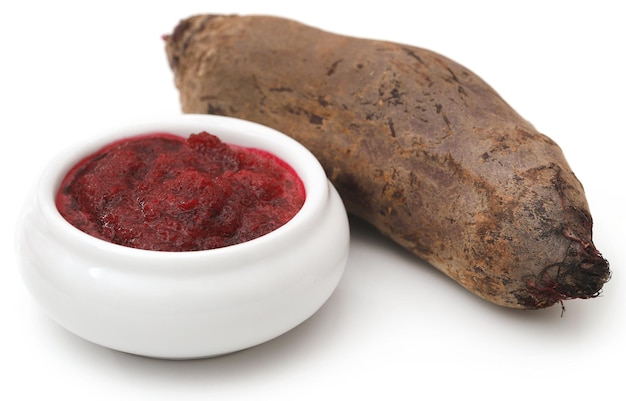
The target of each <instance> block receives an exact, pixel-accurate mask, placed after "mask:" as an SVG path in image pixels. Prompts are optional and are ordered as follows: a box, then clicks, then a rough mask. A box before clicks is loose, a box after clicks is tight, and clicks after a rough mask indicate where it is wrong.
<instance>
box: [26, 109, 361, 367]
mask: <svg viewBox="0 0 626 401" xmlns="http://www.w3.org/2000/svg"><path fill="white" fill-rule="evenodd" d="M92 137H93V138H96V139H94V140H92V141H91V142H88V143H86V144H82V145H79V146H76V147H73V148H71V149H69V150H67V151H65V152H63V153H62V154H60V155H59V156H57V157H56V158H54V159H53V160H52V161H51V162H50V164H49V165H48V167H47V168H46V170H45V171H44V173H43V175H42V177H41V179H40V181H39V182H38V183H37V185H36V187H35V190H34V191H33V196H32V197H31V198H29V199H28V200H27V202H26V204H25V205H24V209H23V212H22V214H21V216H20V219H19V225H18V230H17V241H16V243H17V253H18V262H19V265H20V270H21V273H22V277H23V279H24V283H25V285H26V287H27V288H28V290H29V291H30V293H31V294H32V295H33V297H34V298H35V299H36V301H37V302H38V303H39V304H40V306H41V307H42V308H43V309H44V310H45V312H47V314H48V315H49V316H50V317H51V318H52V319H54V320H55V321H57V322H58V323H59V324H60V325H61V326H63V327H65V328H66V329H67V330H69V331H70V332H73V333H75V334H77V335H78V336H81V337H83V338H85V339H86V340H89V341H91V342H93V343H96V344H99V345H102V346H105V347H109V348H112V349H115V350H119V351H124V352H129V353H134V354H139V355H144V356H150V357H156V358H167V359H188V358H202V357H210V356H216V355H221V354H226V353H230V352H234V351H238V350H242V349H245V348H249V347H252V346H255V345H258V344H261V343H263V342H265V341H268V340H270V339H273V338H275V337H277V336H280V335H281V334H283V333H285V332H286V331H289V330H290V329H292V328H293V327H295V326H297V325H298V324H300V323H301V322H303V321H304V320H306V319H307V318H309V317H310V316H311V315H313V314H314V313H315V312H316V311H317V310H318V309H319V308H320V307H321V306H322V305H323V304H324V303H325V302H326V301H327V300H328V298H329V297H330V296H331V294H332V292H333V291H334V289H335V288H336V286H337V284H338V283H339V280H340V278H341V276H342V274H343V271H344V268H345V264H346V261H347V256H348V248H349V229H348V220H347V215H346V212H345V209H344V207H343V204H342V202H341V199H340V198H339V196H338V194H337V192H336V191H335V189H334V188H333V186H332V185H331V184H330V182H329V181H328V179H327V178H326V175H325V173H324V171H323V169H322V167H321V165H320V164H319V162H318V161H317V159H315V157H314V156H313V155H312V154H311V153H310V152H309V151H308V150H307V149H306V148H304V147H303V146H302V145H300V144H299V143H297V142H296V141H294V140H293V139H291V138H289V137H287V136H285V135H283V134H281V133H279V132H277V131H275V130H273V129H270V128H268V127H265V126H262V125H259V124H255V123H252V122H248V121H243V120H238V119H234V118H229V117H221V116H209V115H201V116H200V115H183V116H179V117H175V118H172V119H168V120H161V121H155V122H148V123H142V124H134V125H128V126H126V127H122V128H120V129H118V130H116V131H114V132H107V133H102V134H100V135H98V134H95V135H94V136H92Z"/></svg>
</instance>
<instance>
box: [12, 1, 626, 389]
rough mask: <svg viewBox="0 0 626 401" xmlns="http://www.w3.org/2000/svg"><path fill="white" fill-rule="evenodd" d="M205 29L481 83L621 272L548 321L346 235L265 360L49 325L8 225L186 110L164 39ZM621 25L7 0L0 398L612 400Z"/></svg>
mask: <svg viewBox="0 0 626 401" xmlns="http://www.w3.org/2000/svg"><path fill="white" fill-rule="evenodd" d="M9 4H10V5H9ZM163 4H165V5H163ZM409 4H411V5H412V6H411V8H410V9H409V8H407V5H409ZM197 13H241V14H250V13H262V14H273V15H281V16H285V17H290V18H293V19H296V20H300V21H301V22H305V23H307V24H311V25H315V26H318V27H320V28H323V29H326V30H330V31H334V32H338V33H344V34H348V35H353V36H363V37H370V38H377V39H388V40H393V41H396V42H403V43H407V44H411V45H416V46H420V47H425V48H429V49H431V50H435V51H437V52H439V53H442V54H444V55H446V56H448V57H450V58H452V59H454V60H456V61H458V62H460V63H461V64H464V65H465V66H467V67H468V68H470V69H472V70H473V71H474V72H476V73H478V74H479V75H480V76H481V77H483V78H484V79H485V80H486V81H487V82H489V83H490V84H491V85H492V86H493V87H495V88H496V90H497V91H498V92H499V93H500V94H501V95H502V96H503V97H504V98H505V99H506V100H507V101H508V102H509V103H510V104H511V105H512V106H513V107H514V108H515V109H517V110H518V111H519V112H520V114H522V115H523V116H524V117H525V118H527V119H528V120H529V121H531V122H532V123H533V124H534V125H535V126H536V127H537V128H538V129H539V130H540V131H542V132H543V133H545V134H547V135H549V136H550V137H552V138H553V139H554V140H556V141H557V143H559V144H560V145H561V147H562V148H563V150H564V152H565V154H566V156H567V158H568V160H569V162H570V164H571V166H572V167H573V169H574V171H575V172H576V174H577V176H578V177H579V179H580V180H581V181H582V182H583V184H584V186H585V189H586V192H587V198H588V200H589V203H590V205H591V211H592V214H593V216H594V219H595V231H594V240H595V242H596V245H597V246H598V248H599V249H600V250H601V251H602V252H603V254H604V256H605V257H606V258H607V259H609V261H610V262H611V265H612V270H613V272H614V274H613V279H612V280H611V281H610V282H609V283H608V284H607V285H606V287H605V291H604V293H603V294H602V296H601V297H600V298H597V299H592V300H584V301H569V302H566V304H565V306H566V308H567V311H566V312H565V315H564V316H563V317H560V315H561V310H560V308H559V307H558V306H556V307H552V308H548V309H546V310H540V311H516V310H508V309H504V308H501V307H497V306H493V305H491V304H489V303H487V302H485V301H482V300H480V299H478V298H477V297H475V296H473V295H471V294H469V292H467V291H466V290H464V289H462V288H461V287H460V286H458V285H457V284H455V283H454V282H452V281H451V280H449V279H447V278H445V277H444V276H443V275H442V274H440V273H438V272H436V271H435V270H434V269H433V268H431V267H430V266H428V265H426V264H424V263H423V262H421V261H419V260H417V259H415V258H414V257H412V256H411V255H409V254H408V253H407V252H405V251H403V250H402V249H400V248H398V247H397V246H395V245H393V244H391V243H390V242H389V241H387V240H386V239H384V238H382V237H381V236H379V235H378V234H377V233H375V232H374V231H373V230H371V229H369V228H368V227H366V226H364V225H363V224H359V223H358V222H355V223H354V224H353V228H352V235H353V239H352V248H351V256H350V260H349V263H348V266H347V270H346V274H345V276H344V278H343V279H342V281H341V283H340V285H339V287H338V288H337V291H336V292H335V294H334V295H333V296H332V297H331V299H330V300H329V301H328V303H327V304H326V305H325V306H324V307H323V308H322V309H321V310H320V311H319V312H318V313H317V314H316V315H315V316H314V317H312V318H311V319H310V320H308V321H306V322H305V323H303V324H302V325H300V326H299V327H297V328H296V329H294V330H292V331H291V332H289V333H287V334H285V335H283V336H281V337H279V338H278V339H276V340H273V341H271V342H269V343H266V344H263V345H261V346H258V347H255V348H252V349H249V350H246V351H243V352H239V353H236V354H232V355H229V356H225V357H221V358H215V359H207V360H196V361H186V362H181V361H178V362H172V361H161V360H153V359H147V358H142V357H136V356H132V355H126V354H123V353H119V352H115V351H111V350H108V349H105V348H102V347H99V346H96V345H92V344H90V343H88V342H86V341H84V340H82V339H80V338H77V337H75V336H74V335H72V334H69V333H68V332H66V331H65V330H64V329H62V328H60V327H58V326H57V325H56V324H55V323H53V322H52V321H51V320H49V319H48V318H47V317H46V316H45V315H44V314H43V313H42V312H41V311H40V309H39V307H38V306H37V305H35V304H34V302H33V301H32V299H31V297H30V296H29V294H28V293H27V292H26V290H25V288H24V287H23V285H22V282H21V279H20V276H19V270H18V267H17V265H16V261H15V256H14V248H13V234H14V229H15V224H16V214H17V210H18V209H19V208H20V207H21V204H22V201H23V199H24V196H25V195H26V192H27V190H28V189H29V188H30V187H31V186H32V185H34V182H35V181H36V180H37V177H38V175H39V172H40V169H41V168H42V167H43V165H44V164H45V163H46V162H47V161H48V159H49V158H50V157H51V156H52V155H53V154H55V153H56V152H57V151H60V150H61V149H63V148H64V147H66V146H68V145H71V144H72V143H74V142H75V141H77V140H83V139H85V138H88V137H89V135H90V134H93V132H95V131H100V130H102V129H106V127H109V126H117V125H120V124H123V123H124V122H125V121H127V120H128V119H137V118H143V117H145V118H149V117H151V116H155V115H159V116H162V115H172V114H178V113H179V112H180V111H179V104H178V98H177V96H178V94H177V92H176V90H175V88H174V85H173V82H172V75H171V73H170V71H169V67H168V65H167V62H166V58H165V53H164V49H163V42H162V40H161V35H162V34H165V33H169V32H170V31H171V30H172V29H173V28H174V26H175V25H176V24H177V22H178V21H179V20H180V19H182V18H185V17H187V16H190V15H192V14H197ZM625 17H626V14H625V13H624V12H623V11H622V8H621V7H620V6H619V2H617V1H602V0H594V1H585V2H582V1H546V0H542V1H523V2H504V1H497V2H496V1H494V2H486V1H432V0H430V1H410V2H409V1H394V0H386V1H381V2H365V1H356V2H355V1H352V2H341V1H338V0H335V1H329V2H324V1H312V2H297V1H284V2H279V1H272V0H264V1H249V2H245V1H234V0H229V1H208V0H205V1H181V0H177V1H169V2H162V3H159V2H138V1H132V0H125V1H123V2H121V1H106V2H104V1H103V2H88V1H85V2H75V3H71V2H67V1H21V2H3V3H2V5H1V6H0V43H1V47H0V52H1V53H0V54H1V56H0V57H1V59H0V127H1V135H2V145H1V147H2V148H1V149H2V154H1V156H0V163H2V165H1V170H0V171H1V174H2V180H3V186H2V194H1V196H0V202H1V204H0V213H2V216H1V217H0V222H1V224H0V235H1V237H0V246H1V248H0V254H1V255H2V257H3V261H2V265H1V266H0V308H1V309H0V319H1V322H2V323H1V325H0V339H1V341H0V346H1V347H2V349H1V352H0V367H2V368H3V372H4V373H2V376H1V379H0V399H2V400H15V399H20V400H21V399H30V400H34V399H49V398H51V397H54V399H59V400H61V399H64V400H85V399H96V400H99V399H102V400H112V399H116V400H125V399H131V400H132V399H138V400H139V399H140V400H160V399H177V400H195V399H202V400H208V399H219V400H239V399H272V400H281V399H285V400H295V399H316V400H317V399H363V398H370V399H383V398H384V399H385V400H397V399H428V400H434V399H447V400H456V399H460V398H461V397H473V398H475V399H487V400H488V399H494V400H495V399H498V400H505V399H539V400H548V399H562V400H582V399H595V400H617V399H621V400H623V399H624V398H623V397H624V394H625V393H626V387H625V385H624V379H625V377H624V371H625V369H624V368H625V363H626V346H625V344H624V342H625V341H626V321H625V317H626V302H625V301H626V300H625V294H626V288H625V287H624V283H625V281H624V280H625V279H624V276H625V273H624V262H625V261H626V257H625V256H624V255H625V254H624V251H623V249H624V244H623V243H622V241H624V234H625V232H624V230H625V228H626V222H625V211H624V210H625V209H624V199H625V197H626V191H625V190H624V185H623V182H624V177H623V173H624V169H625V163H624V147H623V146H624V145H623V142H622V141H621V139H622V137H623V136H624V134H625V133H626V127H625V125H626V124H625V118H624V116H625V111H624V106H625V105H626V101H625V96H626V84H625V73H626V63H625V61H624V53H625V49H626V47H625V46H624V39H625V38H626V29H625V28H624V26H625V23H624V20H625ZM366 396H369V397H366Z"/></svg>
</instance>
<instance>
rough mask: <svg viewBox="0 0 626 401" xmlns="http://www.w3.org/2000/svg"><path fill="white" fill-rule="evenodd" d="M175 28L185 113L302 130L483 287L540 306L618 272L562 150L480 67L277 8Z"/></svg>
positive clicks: (371, 218)
mask: <svg viewBox="0 0 626 401" xmlns="http://www.w3.org/2000/svg"><path fill="white" fill-rule="evenodd" d="M165 40H166V51H167V55H168V58H169V63H170V66H171V68H172V70H173V72H174V74H175V82H176V86H177V87H178V89H179V91H180V99H181V103H182V110H183V111H184V112H186V113H209V114H220V115H227V116H234V117H239V118H243V119H247V120H252V121H256V122H259V123H262V124H265V125H268V126H270V127H274V128H276V129H278V130H280V131H282V132H284V133H286V134H288V135H290V136H292V137H293V138H295V139H297V140H298V141H300V142H301V143H302V144H304V145H305V146H306V147H308V148H309V149H310V150H311V151H312V152H313V153H314V154H315V155H316V156H317V157H318V158H319V160H320V161H321V163H322V165H323V166H324V168H325V169H326V172H327V174H328V176H329V178H330V180H331V181H332V182H333V184H334V185H335V186H336V188H337V190H338V191H339V193H340V194H341V196H342V198H343V200H344V202H345V204H346V208H347V209H348V211H349V212H350V213H352V214H354V215H356V216H359V217H361V218H363V219H364V220H366V221H368V222H370V223H371V224H373V225H374V226H375V227H377V228H378V229H379V230H380V231H381V232H382V233H384V234H385V235H387V236H389V237H390V238H392V239H393V240H394V241H396V242H397V243H399V244H401V245H402V246H404V247H405V248H407V249H409V250H410V251H411V252H413V253H414V254H415V255H417V256H419V257H420V258H422V259H424V260H426V261H428V262H430V263H431V264H432V265H434V266H435V267H436V268H438V269H439V270H441V271H442V272H444V273H445V274H447V275H448V276H450V277H451V278H453V279H454V280H456V281H457V282H459V283H460V284H461V285H462V286H464V287H465V288H467V289H468V290H470V291H471V292H473V293H474V294H476V295H478V296H480V297H483V298H484V299H486V300H489V301H491V302H494V303H496V304H498V305H502V306H506V307H512V308H522V309H537V308H544V307H547V306H550V305H553V304H554V303H557V302H560V303H561V305H562V301H563V300H565V299H572V298H591V297H595V296H597V295H598V294H599V292H600V291H601V289H602V286H603V284H604V283H605V282H606V281H608V279H609V277H610V271H609V266H608V263H607V261H606V260H605V259H604V258H603V257H602V256H601V254H600V252H598V250H597V249H596V248H595V246H594V244H593V242H592V219H591V215H590V213H589V208H588V205H587V201H586V199H585V195H584V191H583V188H582V186H581V184H580V182H579V181H578V179H577V178H576V177H575V176H574V174H573V172H572V171H571V169H570V167H569V166H568V164H567V161H566V160H565V158H564V156H563V154H562V152H561V149H560V148H559V147H558V146H557V144H555V143H554V142H553V141H552V140H551V139H549V138H548V137H546V136H544V135H542V134H540V133H538V132H537V131H536V130H535V128H533V126H532V125H531V124H529V123H528V122H527V121H526V120H524V119H523V118H522V117H520V116H519V115H518V114H517V113H516V112H515V111H514V110H513V109H512V108H511V107H510V106H509V105H508V104H507V103H506V102H505V101H504V100H503V99H502V98H501V97H500V96H499V95H498V94H497V93H496V92H495V91H494V90H493V89H492V88H491V87H490V86H489V85H487V84H486V83H485V82H484V81H483V80H481V79H480V78H479V77H477V76H476V75H475V74H473V73H472V72H471V71H469V70H468V69H467V68H465V67H463V66H461V65H459V64H457V63H455V62H454V61H451V60H449V59H447V58H445V57H443V56H441V55H439V54H436V53H433V52H430V51H427V50H424V49H420V48H416V47H412V46H407V45H402V44H397V43H389V42H383V41H375V40H366V39H357V38H350V37H345V36H340V35H336V34H332V33H329V32H324V31H321V30H318V29H315V28H312V27H308V26H305V25H302V24H299V23H297V22H295V21H290V20H286V19H280V18H275V17H268V16H234V15H233V16H214V15H200V16H194V17H191V18H188V19H186V20H183V21H181V22H180V24H179V25H178V26H177V27H176V29H175V30H174V32H173V33H172V34H171V35H167V36H166V37H165Z"/></svg>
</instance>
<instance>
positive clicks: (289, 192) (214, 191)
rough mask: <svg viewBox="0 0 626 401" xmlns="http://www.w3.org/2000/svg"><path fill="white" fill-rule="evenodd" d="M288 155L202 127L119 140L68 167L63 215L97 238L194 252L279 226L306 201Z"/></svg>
mask: <svg viewBox="0 0 626 401" xmlns="http://www.w3.org/2000/svg"><path fill="white" fill-rule="evenodd" d="M304 197H305V194H304V186H303V185H302V182H301V181H300V178H299V177H298V176H297V175H296V173H295V172H294V171H293V170H292V169H291V167H289V166H288V165H287V164H286V163H285V162H283V161H282V160H280V159H278V158H277V157H275V156H273V155H271V154H269V153H267V152H264V151H261V150H258V149H249V148H242V147H238V146H233V145H227V144H225V143H223V142H221V141H220V140H219V138H217V137H216V136H214V135H211V134H208V133H206V132H202V133H200V134H192V135H191V136H190V137H189V138H188V139H185V138H181V137H178V136H174V135H170V134H152V135H147V136H141V137H136V138H131V139H126V140H122V141H119V142H116V143H113V144H111V145H109V146H107V147H105V148H103V149H101V150H100V151H98V152H97V153H95V154H93V155H91V156H89V157H87V158H85V159H84V160H82V161H81V162H80V163H78V164H77V165H76V166H74V167H73V168H72V170H70V171H69V173H68V175H67V176H66V177H65V179H64V180H63V182H62V184H61V187H60V190H59V192H58V194H57V197H56V205H57V208H58V209H59V211H60V212H61V214H62V215H63V217H65V219H67V220H68V221H69V222H70V223H71V224H72V225H74V226H75V227H77V228H79V229H80V230H82V231H84V232H86V233H88V234H91V235H93V236H94V237H98V238H101V239H103V240H106V241H109V242H113V243H116V244H120V245H125V246H129V247H133V248H141V249H151V250H159V251H195V250H203V249H213V248H220V247H224V246H228V245H233V244H238V243H241V242H245V241H248V240H251V239H254V238H257V237H260V236H262V235H264V234H267V233H268V232H270V231H272V230H275V229H276V228H278V227H280V226H282V225H283V224H285V223H286V222H287V221H289V220H290V219H291V218H292V217H293V216H294V215H295V214H296V213H297V212H298V210H300V208H301V207H302V204H303V203H304Z"/></svg>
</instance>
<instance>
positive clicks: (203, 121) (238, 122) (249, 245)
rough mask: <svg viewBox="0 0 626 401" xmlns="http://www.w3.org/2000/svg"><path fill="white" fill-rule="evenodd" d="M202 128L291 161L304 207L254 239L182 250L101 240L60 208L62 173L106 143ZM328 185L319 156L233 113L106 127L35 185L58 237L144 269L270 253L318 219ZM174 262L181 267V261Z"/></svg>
mask: <svg viewBox="0 0 626 401" xmlns="http://www.w3.org/2000/svg"><path fill="white" fill-rule="evenodd" d="M202 127H204V128H202ZM200 130H205V131H207V132H209V133H212V134H214V135H216V136H218V137H219V138H220V139H222V140H223V141H224V142H225V143H229V144H236V145H240V146H244V147H250V148H258V149H262V150H265V151H268V152H270V153H272V154H274V155H275V156H277V157H279V158H280V159H282V160H283V161H285V162H286V163H287V164H289V165H290V166H291V167H292V168H293V169H294V171H295V172H296V173H297V174H298V176H299V177H300V179H301V180H302V183H303V185H304V188H305V200H304V204H303V205H302V207H301V209H300V210H299V211H298V212H297V213H296V214H295V215H294V216H293V218H292V219H291V220H289V221H288V222H287V223H285V224H284V225H282V226H281V227H278V228H277V229H275V230H273V231H271V232H269V233H267V234H265V235H262V236H260V237H257V238H255V239H252V240H249V241H246V242H242V243H239V244H234V245H230V246H226V247H222V248H215V249H207V250H198V251H180V252H178V251H177V252H171V251H159V250H147V249H140V248H132V247H128V246H124V245H119V244H115V243H112V242H108V241H106V240H103V239H99V238H97V237H94V236H92V235H90V234H87V233H85V232H83V231H81V230H80V229H78V228H76V227H74V226H73V225H72V224H70V223H69V222H68V221H67V220H66V219H65V218H64V217H63V216H62V215H61V213H60V212H59V211H58V209H57V207H56V204H55V196H56V193H57V191H58V188H59V186H60V183H61V180H62V179H63V177H64V176H65V175H66V174H67V172H68V171H69V169H70V168H71V167H73V166H74V165H75V164H76V163H78V162H79V161H80V160H82V159H83V158H84V157H87V156H89V155H90V154H92V153H94V152H96V151H97V150H99V149H100V148H102V147H103V146H105V145H107V144H109V143H111V142H113V141H116V140H120V139H124V138H130V137H134V136H140V135H143V134H150V133H156V132H161V133H171V134H174V135H179V136H183V137H187V136H189V134H191V133H194V131H196V132H197V131H200ZM222 137H224V138H222ZM329 185H330V183H329V181H328V178H327V177H326V173H325V171H324V169H323V167H322V166H321V164H320V162H319V161H318V160H317V158H316V157H315V156H314V155H313V154H312V153H311V152H310V151H309V150H308V149H307V148H306V147H304V146H303V145H302V144H300V143H299V142H298V141H296V140H295V139H293V138H291V137H289V136H287V135H286V134H283V133H281V132H279V131H277V130H275V129H273V128H270V127H267V126H264V125H261V124H258V123H255V122H252V121H247V120H242V119H238V118H233V117H226V116H217V115H199V114H183V115H179V116H174V117H166V118H159V119H155V120H153V121H147V122H146V121H141V122H130V123H126V124H122V125H118V126H117V128H112V129H107V130H106V132H100V133H97V134H95V135H93V136H90V138H89V139H88V140H85V141H81V142H80V143H75V144H73V145H71V146H68V147H66V148H65V149H64V150H62V151H61V152H59V153H58V154H57V155H56V156H54V157H53V158H51V160H50V161H49V162H48V164H47V165H46V167H45V168H44V170H43V173H42V175H41V177H40V180H39V182H38V184H37V190H36V202H37V204H38V206H39V207H40V208H41V211H42V214H43V217H44V219H45V220H46V221H47V223H48V224H50V225H51V226H52V227H54V230H55V239H56V240H57V241H63V242H71V243H73V244H74V246H75V248H76V249H77V250H79V251H80V252H90V253H92V254H93V253H94V252H95V253H96V254H93V255H92V257H93V256H98V257H101V258H106V259H110V258H113V259H117V260H122V259H123V260H129V259H130V260H137V261H143V262H148V261H149V262H150V263H148V264H146V263H143V264H139V265H138V266H137V267H138V268H140V269H143V268H144V267H142V266H146V265H150V266H163V267H166V268H170V267H171V266H172V262H173V261H176V262H191V264H193V262H194V261H197V260H203V261H205V260H206V259H207V258H210V259H212V260H213V259H215V262H219V260H226V259H228V260H232V257H233V256H237V257H241V258H243V259H245V257H246V256H248V257H252V256H253V255H255V256H257V257H261V256H262V255H264V254H266V253H267V252H270V248H271V247H269V246H266V245H267V244H268V243H270V242H281V241H283V240H287V239H289V238H290V237H292V236H294V235H297V234H298V232H299V231H301V230H303V229H304V228H303V226H306V222H307V221H315V220H316V219H317V218H318V217H319V215H320V214H321V213H322V212H323V209H324V207H325V205H326V203H327V200H328V198H329V196H330V188H329ZM219 264H220V263H215V264H214V265H215V266H217V265H219ZM175 267H176V268H177V269H179V268H180V266H179V265H176V266H175ZM203 267H204V268H206V267H207V266H206V265H204V266H203Z"/></svg>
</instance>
